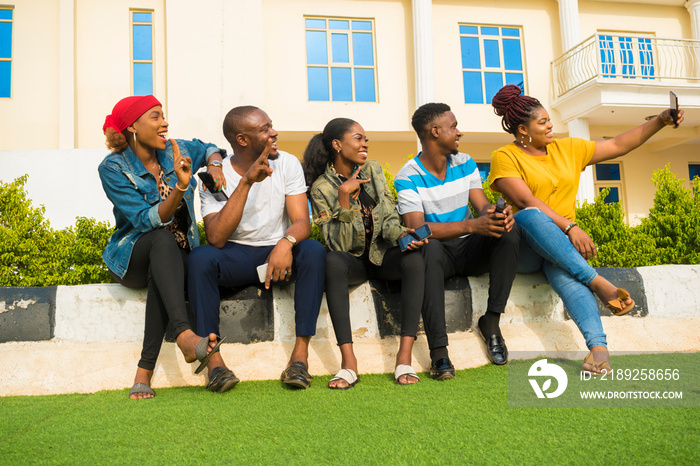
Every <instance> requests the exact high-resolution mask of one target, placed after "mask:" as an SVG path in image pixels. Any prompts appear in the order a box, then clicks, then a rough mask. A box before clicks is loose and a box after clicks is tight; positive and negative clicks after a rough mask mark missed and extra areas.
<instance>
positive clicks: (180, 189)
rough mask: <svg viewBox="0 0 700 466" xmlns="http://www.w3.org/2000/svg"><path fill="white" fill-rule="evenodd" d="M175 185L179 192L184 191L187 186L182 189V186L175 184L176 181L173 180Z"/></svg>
mask: <svg viewBox="0 0 700 466" xmlns="http://www.w3.org/2000/svg"><path fill="white" fill-rule="evenodd" d="M175 187H176V188H177V190H178V191H180V192H182V193H184V192H185V191H187V188H185V189H182V188H181V187H180V185H179V184H177V182H175Z"/></svg>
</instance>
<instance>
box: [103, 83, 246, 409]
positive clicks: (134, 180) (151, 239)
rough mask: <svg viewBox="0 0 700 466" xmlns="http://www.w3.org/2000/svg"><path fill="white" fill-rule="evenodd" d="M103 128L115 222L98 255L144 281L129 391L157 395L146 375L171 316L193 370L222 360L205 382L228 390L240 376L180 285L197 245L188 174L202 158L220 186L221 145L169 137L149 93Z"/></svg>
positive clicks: (106, 185)
mask: <svg viewBox="0 0 700 466" xmlns="http://www.w3.org/2000/svg"><path fill="white" fill-rule="evenodd" d="M102 130H103V131H104V134H105V136H106V138H107V147H108V148H109V149H110V150H111V151H112V153H111V154H109V155H108V156H107V157H105V159H104V160H103V161H102V163H101V164H100V166H99V168H98V171H99V174H100V179H101V181H102V187H103V189H104V191H105V193H106V194H107V197H108V198H109V200H110V201H111V202H112V204H113V205H114V208H113V212H114V218H115V221H116V227H115V232H114V233H113V234H112V236H111V237H110V239H109V242H108V243H107V247H106V249H105V251H104V254H103V256H102V257H103V259H104V261H105V263H106V264H107V267H108V268H109V271H110V272H111V274H112V276H113V277H114V279H115V280H116V281H117V282H118V283H121V284H122V285H124V286H126V287H129V288H143V287H148V295H147V298H146V322H145V330H144V338H143V349H142V351H141V360H140V361H139V363H138V368H137V370H136V377H135V380H134V386H133V387H132V388H131V391H130V392H129V397H130V398H135V399H142V398H153V397H154V396H155V392H154V391H153V389H152V388H151V377H152V376H153V370H154V368H155V364H156V359H157V358H158V353H159V352H160V347H161V345H162V343H163V337H164V335H165V329H166V326H167V325H168V323H170V324H171V326H172V329H173V331H174V332H173V333H174V334H175V335H176V337H177V345H178V347H179V348H180V350H181V351H182V353H183V355H184V357H185V361H187V362H194V361H195V360H199V361H200V362H201V364H200V366H199V368H198V369H197V370H196V372H197V373H199V372H200V371H201V370H202V369H204V368H205V367H206V366H207V365H208V364H211V365H212V366H216V367H217V368H219V367H220V366H221V369H220V370H218V371H216V369H215V372H212V376H211V378H210V381H209V384H208V385H207V388H208V389H210V390H214V391H225V390H228V389H230V388H231V387H233V385H235V384H236V383H237V382H238V379H237V378H236V377H235V375H233V373H232V372H231V371H229V370H228V369H226V368H225V367H223V360H222V358H221V355H220V353H218V348H219V345H220V344H221V341H218V342H217V336H216V335H214V334H210V335H209V336H206V337H204V338H202V337H200V336H197V335H196V334H195V333H194V332H193V331H192V327H191V325H190V323H189V319H188V317H187V309H186V307H185V291H184V290H185V273H186V271H185V264H186V258H187V254H188V253H189V251H190V250H191V249H192V248H193V247H196V246H198V245H199V232H198V229H197V225H196V223H195V221H194V218H195V217H194V208H193V198H194V190H195V188H196V186H197V183H196V181H195V180H194V179H193V177H192V173H193V170H194V171H195V172H196V171H197V170H198V169H199V168H201V167H203V166H205V165H206V166H207V170H208V171H210V173H211V175H212V176H213V178H214V179H215V180H217V182H216V183H217V188H219V187H221V186H222V185H223V183H224V176H223V173H222V172H221V160H222V155H225V151H224V150H220V149H219V148H218V147H216V146H215V145H213V144H205V143H203V142H202V141H200V140H197V139H193V140H191V141H183V140H175V139H168V138H167V131H168V122H167V121H165V116H164V114H163V108H162V105H161V103H160V102H159V101H158V100H157V99H156V98H155V97H153V96H152V95H148V96H132V97H126V98H124V99H122V100H120V101H119V102H117V104H116V105H115V106H114V109H113V110H112V113H111V114H110V115H107V117H106V119H105V124H104V126H103V127H102Z"/></svg>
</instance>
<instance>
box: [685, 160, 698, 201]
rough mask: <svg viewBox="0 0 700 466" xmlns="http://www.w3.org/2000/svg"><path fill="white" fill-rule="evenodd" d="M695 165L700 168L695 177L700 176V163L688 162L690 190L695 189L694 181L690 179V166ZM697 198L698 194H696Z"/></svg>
mask: <svg viewBox="0 0 700 466" xmlns="http://www.w3.org/2000/svg"><path fill="white" fill-rule="evenodd" d="M691 165H695V166H697V167H698V173H697V174H696V175H695V176H700V162H688V183H689V184H690V189H693V179H694V178H691V177H690V166H691ZM694 194H695V195H696V196H697V195H698V193H694Z"/></svg>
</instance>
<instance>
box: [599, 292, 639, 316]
mask: <svg viewBox="0 0 700 466" xmlns="http://www.w3.org/2000/svg"><path fill="white" fill-rule="evenodd" d="M628 299H630V294H629V293H628V292H627V290H624V289H622V288H618V289H617V299H613V300H611V301H608V304H606V305H605V307H606V308H607V309H610V312H612V313H613V315H616V316H623V315H625V314H627V313H628V312H629V311H631V310H632V309H634V300H632V302H631V303H629V304H625V301H626V300H628Z"/></svg>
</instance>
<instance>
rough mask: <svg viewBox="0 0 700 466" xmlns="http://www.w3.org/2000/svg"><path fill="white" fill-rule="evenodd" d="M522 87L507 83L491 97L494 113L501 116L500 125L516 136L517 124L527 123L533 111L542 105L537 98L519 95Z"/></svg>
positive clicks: (531, 117)
mask: <svg viewBox="0 0 700 466" xmlns="http://www.w3.org/2000/svg"><path fill="white" fill-rule="evenodd" d="M522 92H523V91H522V89H520V87H519V86H516V85H515V84H508V85H507V86H503V87H502V88H501V90H499V91H498V92H497V93H496V95H495V96H493V99H492V100H491V105H492V106H493V109H494V112H496V115H498V116H500V117H503V119H502V120H501V126H502V127H503V130H504V131H505V132H506V133H510V134H512V135H514V136H515V137H516V138H517V137H518V126H520V125H525V126H527V124H528V123H529V122H530V121H531V120H532V119H533V118H534V112H535V110H537V109H538V108H542V107H543V105H542V104H541V103H540V101H539V100H537V99H535V98H534V97H530V96H527V95H521V94H522Z"/></svg>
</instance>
